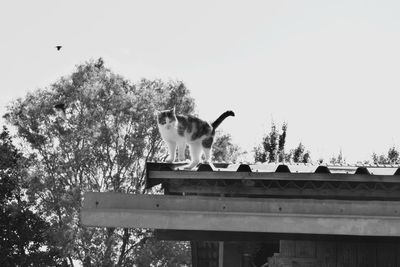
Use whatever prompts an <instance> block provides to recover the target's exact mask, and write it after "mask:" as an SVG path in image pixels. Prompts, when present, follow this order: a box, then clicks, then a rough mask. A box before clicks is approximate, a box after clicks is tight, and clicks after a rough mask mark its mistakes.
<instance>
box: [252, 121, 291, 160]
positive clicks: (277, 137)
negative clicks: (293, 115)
mask: <svg viewBox="0 0 400 267" xmlns="http://www.w3.org/2000/svg"><path fill="white" fill-rule="evenodd" d="M286 131H287V123H284V124H283V126H282V132H281V133H279V132H278V130H277V127H276V125H275V123H274V122H272V124H271V130H270V132H269V133H268V134H266V135H265V136H264V137H263V140H262V143H261V145H259V146H257V147H256V148H255V149H254V152H255V155H254V159H255V161H256V162H277V161H278V160H279V161H283V160H284V158H285V154H284V149H285V143H286Z"/></svg>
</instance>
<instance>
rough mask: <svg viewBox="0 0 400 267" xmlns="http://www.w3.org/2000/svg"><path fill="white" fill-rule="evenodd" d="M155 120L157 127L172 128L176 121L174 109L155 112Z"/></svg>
mask: <svg viewBox="0 0 400 267" xmlns="http://www.w3.org/2000/svg"><path fill="white" fill-rule="evenodd" d="M156 118H157V123H158V125H163V126H173V125H174V124H175V123H176V121H177V119H176V114H175V107H174V108H173V109H167V110H163V111H156Z"/></svg>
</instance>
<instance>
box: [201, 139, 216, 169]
mask: <svg viewBox="0 0 400 267" xmlns="http://www.w3.org/2000/svg"><path fill="white" fill-rule="evenodd" d="M213 141H214V138H213V137H212V136H210V137H207V138H205V139H203V141H202V142H201V146H202V148H203V151H204V156H205V160H204V163H205V164H210V165H211V146H212V144H213Z"/></svg>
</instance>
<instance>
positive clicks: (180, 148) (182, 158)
mask: <svg viewBox="0 0 400 267" xmlns="http://www.w3.org/2000/svg"><path fill="white" fill-rule="evenodd" d="M185 150H186V143H185V142H180V143H178V160H179V161H181V162H182V161H185V160H186V159H185Z"/></svg>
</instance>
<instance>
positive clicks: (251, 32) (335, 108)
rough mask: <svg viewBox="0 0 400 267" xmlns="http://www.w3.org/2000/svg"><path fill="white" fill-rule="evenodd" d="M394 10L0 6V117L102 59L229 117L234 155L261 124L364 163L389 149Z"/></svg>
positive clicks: (364, 5)
mask: <svg viewBox="0 0 400 267" xmlns="http://www.w3.org/2000/svg"><path fill="white" fill-rule="evenodd" d="M398 14H400V1H387V0H379V1H368V0H363V1H361V0H346V1H341V0H337V1H325V0H304V1H298V0H292V1H289V0H269V1H267V0H263V1H253V0H246V1H234V0H230V1H227V0H222V1H218V0H213V1H211V0H202V1H188V0H168V1H155V0H146V1H99V0H98V1H76V0H69V1H64V0H51V1H41V0H36V1H18V0H16V1H2V2H1V3H0V33H1V41H0V73H1V78H0V92H1V97H0V114H4V112H5V110H6V106H7V105H8V104H9V103H10V102H11V101H12V100H14V99H16V98H18V97H24V96H25V95H26V94H27V93H28V92H32V91H34V90H36V89H38V88H45V87H46V86H48V85H50V84H51V83H52V82H55V81H57V80H58V79H59V78H60V77H61V76H65V75H69V74H71V73H72V71H73V70H74V68H75V66H76V65H78V64H81V63H84V62H86V61H88V60H90V59H97V58H99V57H102V58H103V59H104V61H105V64H106V67H109V68H110V69H111V70H112V71H114V72H115V73H118V74H121V75H122V76H124V77H125V78H127V79H129V80H131V81H133V82H135V81H139V80H140V79H141V78H148V79H154V78H160V79H163V80H181V81H183V82H184V83H185V84H186V86H187V87H188V88H189V90H190V91H191V95H192V96H193V97H194V99H195V102H196V112H197V114H198V115H199V116H200V117H201V118H203V119H205V120H208V121H212V120H214V119H216V118H217V117H218V116H219V115H220V114H221V113H222V112H224V111H226V110H233V111H234V112H235V113H236V116H235V117H234V118H232V117H230V118H228V119H226V120H225V121H224V122H223V124H221V129H222V130H223V131H224V132H225V133H229V134H231V136H232V139H233V141H234V142H235V143H236V144H238V145H240V146H241V147H242V148H243V149H244V150H248V151H251V150H252V148H253V147H254V146H256V145H258V144H259V143H260V142H261V139H262V137H263V135H264V134H265V133H266V132H267V131H269V129H270V126H271V122H272V121H273V122H275V123H276V124H277V125H278V126H279V125H282V123H283V122H287V123H288V131H287V134H288V136H287V144H286V147H287V149H290V148H294V147H296V146H297V145H298V144H299V142H302V143H303V144H304V146H305V147H306V149H307V150H310V152H311V157H312V159H313V160H318V159H319V158H324V159H325V161H327V160H329V158H330V157H332V156H333V155H337V154H338V153H339V151H340V150H342V153H343V155H344V156H345V158H346V159H347V161H348V162H350V163H351V162H356V161H362V160H367V159H371V154H372V153H373V152H376V153H378V154H385V153H386V152H387V151H388V149H389V148H390V147H392V146H396V147H397V148H398V149H399V148H400V124H399V123H397V121H398V113H399V112H398V111H399V108H398V107H399V105H398V103H399V100H398V98H397V96H398V95H399V93H398V89H399V88H400V75H399V73H400V49H399V48H400V16H399V15H398ZM56 45H62V46H63V47H62V49H61V50H60V51H57V50H56V49H55V46H56ZM2 123H3V122H2Z"/></svg>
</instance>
